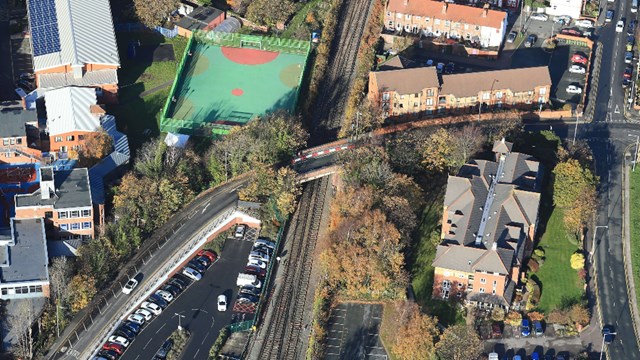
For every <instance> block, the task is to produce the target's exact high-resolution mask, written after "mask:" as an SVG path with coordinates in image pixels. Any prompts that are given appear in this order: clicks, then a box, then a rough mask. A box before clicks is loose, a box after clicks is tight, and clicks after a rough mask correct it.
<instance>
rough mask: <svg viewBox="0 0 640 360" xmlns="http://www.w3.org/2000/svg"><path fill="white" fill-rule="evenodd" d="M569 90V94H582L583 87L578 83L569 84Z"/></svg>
mask: <svg viewBox="0 0 640 360" xmlns="http://www.w3.org/2000/svg"><path fill="white" fill-rule="evenodd" d="M567 92H568V93H569V94H582V88H581V87H579V86H577V85H569V86H567Z"/></svg>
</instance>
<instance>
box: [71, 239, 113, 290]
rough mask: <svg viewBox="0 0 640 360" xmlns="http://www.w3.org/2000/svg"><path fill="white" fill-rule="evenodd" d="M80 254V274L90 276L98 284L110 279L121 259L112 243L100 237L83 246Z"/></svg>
mask: <svg viewBox="0 0 640 360" xmlns="http://www.w3.org/2000/svg"><path fill="white" fill-rule="evenodd" d="M78 253H79V256H78V258H79V266H78V268H79V273H81V274H88V275H90V276H91V277H92V278H94V279H95V280H96V283H97V284H102V283H104V282H105V281H106V280H107V279H108V278H109V276H110V275H111V274H112V273H113V272H114V270H115V266H117V261H118V259H119V257H118V255H117V254H116V251H115V250H114V248H113V245H112V244H111V242H109V241H103V239H102V238H99V237H97V238H93V239H90V240H89V241H88V242H87V243H85V244H83V245H81V246H80V248H79V249H78Z"/></svg>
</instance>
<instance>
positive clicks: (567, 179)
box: [553, 159, 597, 233]
mask: <svg viewBox="0 0 640 360" xmlns="http://www.w3.org/2000/svg"><path fill="white" fill-rule="evenodd" d="M553 175H554V181H553V202H554V205H556V206H558V207H560V208H562V209H564V210H565V215H566V216H565V225H566V226H567V228H569V229H571V230H573V231H574V232H576V233H579V231H580V229H581V227H582V226H583V225H584V224H586V223H587V222H588V221H590V219H591V217H592V215H593V211H594V210H595V206H596V202H597V200H596V181H597V179H596V177H595V176H594V175H593V173H592V172H591V170H590V169H588V168H587V167H585V166H583V165H581V164H580V162H579V161H578V160H576V159H568V160H566V161H563V162H560V163H558V165H556V167H555V169H554V170H553Z"/></svg>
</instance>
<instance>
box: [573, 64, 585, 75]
mask: <svg viewBox="0 0 640 360" xmlns="http://www.w3.org/2000/svg"><path fill="white" fill-rule="evenodd" d="M569 72H570V73H573V74H584V73H586V72H587V69H585V67H584V66H580V65H575V64H574V65H571V66H570V67H569Z"/></svg>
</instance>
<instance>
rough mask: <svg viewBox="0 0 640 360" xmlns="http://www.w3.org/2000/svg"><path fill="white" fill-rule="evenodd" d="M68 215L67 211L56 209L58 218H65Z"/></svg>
mask: <svg viewBox="0 0 640 360" xmlns="http://www.w3.org/2000/svg"><path fill="white" fill-rule="evenodd" d="M68 217H69V213H68V212H66V211H58V219H66V218H68Z"/></svg>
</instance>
